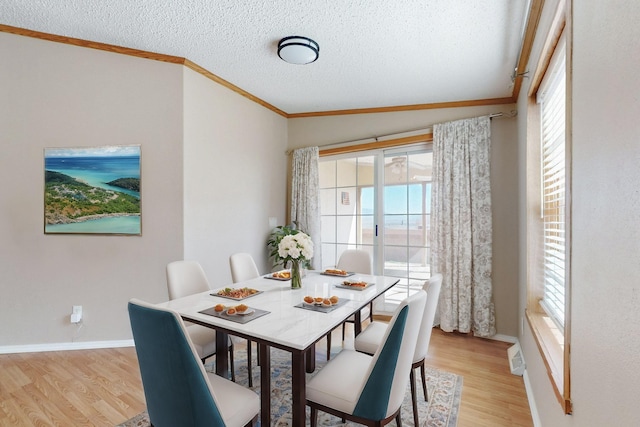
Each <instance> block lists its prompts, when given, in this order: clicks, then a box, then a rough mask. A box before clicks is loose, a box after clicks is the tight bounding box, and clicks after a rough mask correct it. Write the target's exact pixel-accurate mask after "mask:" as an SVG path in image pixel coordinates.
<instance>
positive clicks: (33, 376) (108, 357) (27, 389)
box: [0, 328, 533, 427]
mask: <svg viewBox="0 0 640 427" xmlns="http://www.w3.org/2000/svg"><path fill="white" fill-rule="evenodd" d="M349 332H350V331H349V330H348V331H347V334H349ZM340 334H341V331H340V329H339V328H338V329H336V330H335V331H334V334H333V342H334V343H339V342H340V341H339V340H340V339H341V336H340ZM352 334H353V332H351V336H352ZM324 346H325V344H324V342H320V343H319V345H318V355H319V356H320V355H323V354H324V352H323V351H322V349H323V348H324ZM508 347H509V344H508V343H501V342H497V341H490V340H484V339H481V338H473V337H469V336H465V335H461V334H445V333H444V332H441V331H440V330H439V329H434V330H433V336H432V339H431V345H430V348H429V356H428V358H427V364H428V365H430V366H433V367H436V368H440V369H443V370H446V371H449V372H455V373H457V374H459V375H462V376H463V377H464V380H463V388H462V403H461V405H460V413H459V419H458V427H482V426H487V427H489V426H491V427H500V426H508V427H514V426H532V425H533V422H532V420H531V414H530V412H529V406H528V401H527V397H526V393H525V389H524V383H523V380H522V377H518V376H514V375H511V373H510V372H509V364H508V362H507V348H508ZM237 351H242V350H241V349H238V350H237ZM144 409H145V403H144V394H143V391H142V384H141V382H140V373H139V371H138V365H137V359H136V355H135V350H134V349H133V348H117V349H100V350H76V351H64V352H45V353H23V354H10V355H0V426H25V427H27V426H108V427H112V426H114V425H116V424H119V423H121V422H123V421H125V420H127V419H129V418H131V417H133V416H135V415H136V414H138V413H140V412H142V411H143V410H144ZM392 424H393V423H392Z"/></svg>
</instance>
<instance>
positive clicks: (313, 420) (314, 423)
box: [310, 406, 318, 427]
mask: <svg viewBox="0 0 640 427" xmlns="http://www.w3.org/2000/svg"><path fill="white" fill-rule="evenodd" d="M310 421H311V427H316V426H317V425H318V408H315V407H313V406H312V407H311V420H310Z"/></svg>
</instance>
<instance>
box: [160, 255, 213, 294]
mask: <svg viewBox="0 0 640 427" xmlns="http://www.w3.org/2000/svg"><path fill="white" fill-rule="evenodd" d="M167 289H168V290H169V299H176V298H181V297H186V296H188V295H193V294H197V293H200V292H205V291H208V290H210V289H211V288H210V287H209V282H208V281H207V276H206V274H205V273H204V270H203V269H202V266H201V265H200V263H198V262H197V261H174V262H171V263H169V264H167Z"/></svg>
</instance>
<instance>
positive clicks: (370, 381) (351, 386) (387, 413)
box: [306, 290, 427, 427]
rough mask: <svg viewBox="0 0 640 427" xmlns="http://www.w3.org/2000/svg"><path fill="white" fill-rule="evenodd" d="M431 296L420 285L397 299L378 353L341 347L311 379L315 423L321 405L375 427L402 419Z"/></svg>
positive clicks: (310, 402) (310, 403)
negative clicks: (417, 345) (425, 313)
mask: <svg viewBox="0 0 640 427" xmlns="http://www.w3.org/2000/svg"><path fill="white" fill-rule="evenodd" d="M426 301H427V294H426V292H424V291H422V290H421V291H418V292H417V293H416V294H414V295H412V296H410V297H408V298H407V299H405V300H404V301H402V302H401V303H400V304H399V305H398V307H397V309H396V311H395V312H394V314H393V317H392V318H391V321H390V323H389V327H388V329H387V331H386V332H385V335H384V337H383V341H382V344H381V346H380V347H379V348H378V349H377V351H376V352H375V354H374V355H373V356H370V355H367V354H364V353H360V352H357V351H354V350H342V351H341V352H340V353H339V354H338V355H337V356H336V357H335V358H333V359H331V360H330V361H329V362H327V364H326V365H325V366H324V367H323V368H322V369H321V370H320V371H319V372H318V373H317V374H316V376H314V377H313V378H312V379H311V380H310V381H309V382H308V383H307V387H306V395H307V396H306V397H307V406H309V407H310V408H311V427H315V426H316V425H317V416H318V411H319V410H320V411H323V412H327V413H330V414H332V415H335V416H338V417H341V418H342V419H343V420H345V419H348V420H350V421H354V422H356V423H359V424H364V425H367V426H372V427H373V426H375V427H380V426H383V425H385V424H387V423H389V422H390V421H392V420H393V419H395V420H396V423H397V425H398V426H400V425H402V420H401V414H400V410H401V406H402V401H403V400H404V396H405V393H406V390H407V383H408V381H409V372H410V370H411V362H412V360H413V354H414V351H415V347H416V341H417V337H418V330H419V329H420V321H421V319H422V316H423V312H424V307H425V303H426Z"/></svg>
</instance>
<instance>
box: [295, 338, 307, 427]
mask: <svg viewBox="0 0 640 427" xmlns="http://www.w3.org/2000/svg"><path fill="white" fill-rule="evenodd" d="M305 353H306V354H308V353H309V350H307V351H294V352H292V353H291V370H292V372H291V395H292V396H291V397H292V400H293V402H292V408H291V412H292V421H293V425H294V426H304V425H305V418H306V413H305V405H306V404H307V395H306V378H305V372H304V371H305V369H304V365H305V363H304V359H305Z"/></svg>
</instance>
